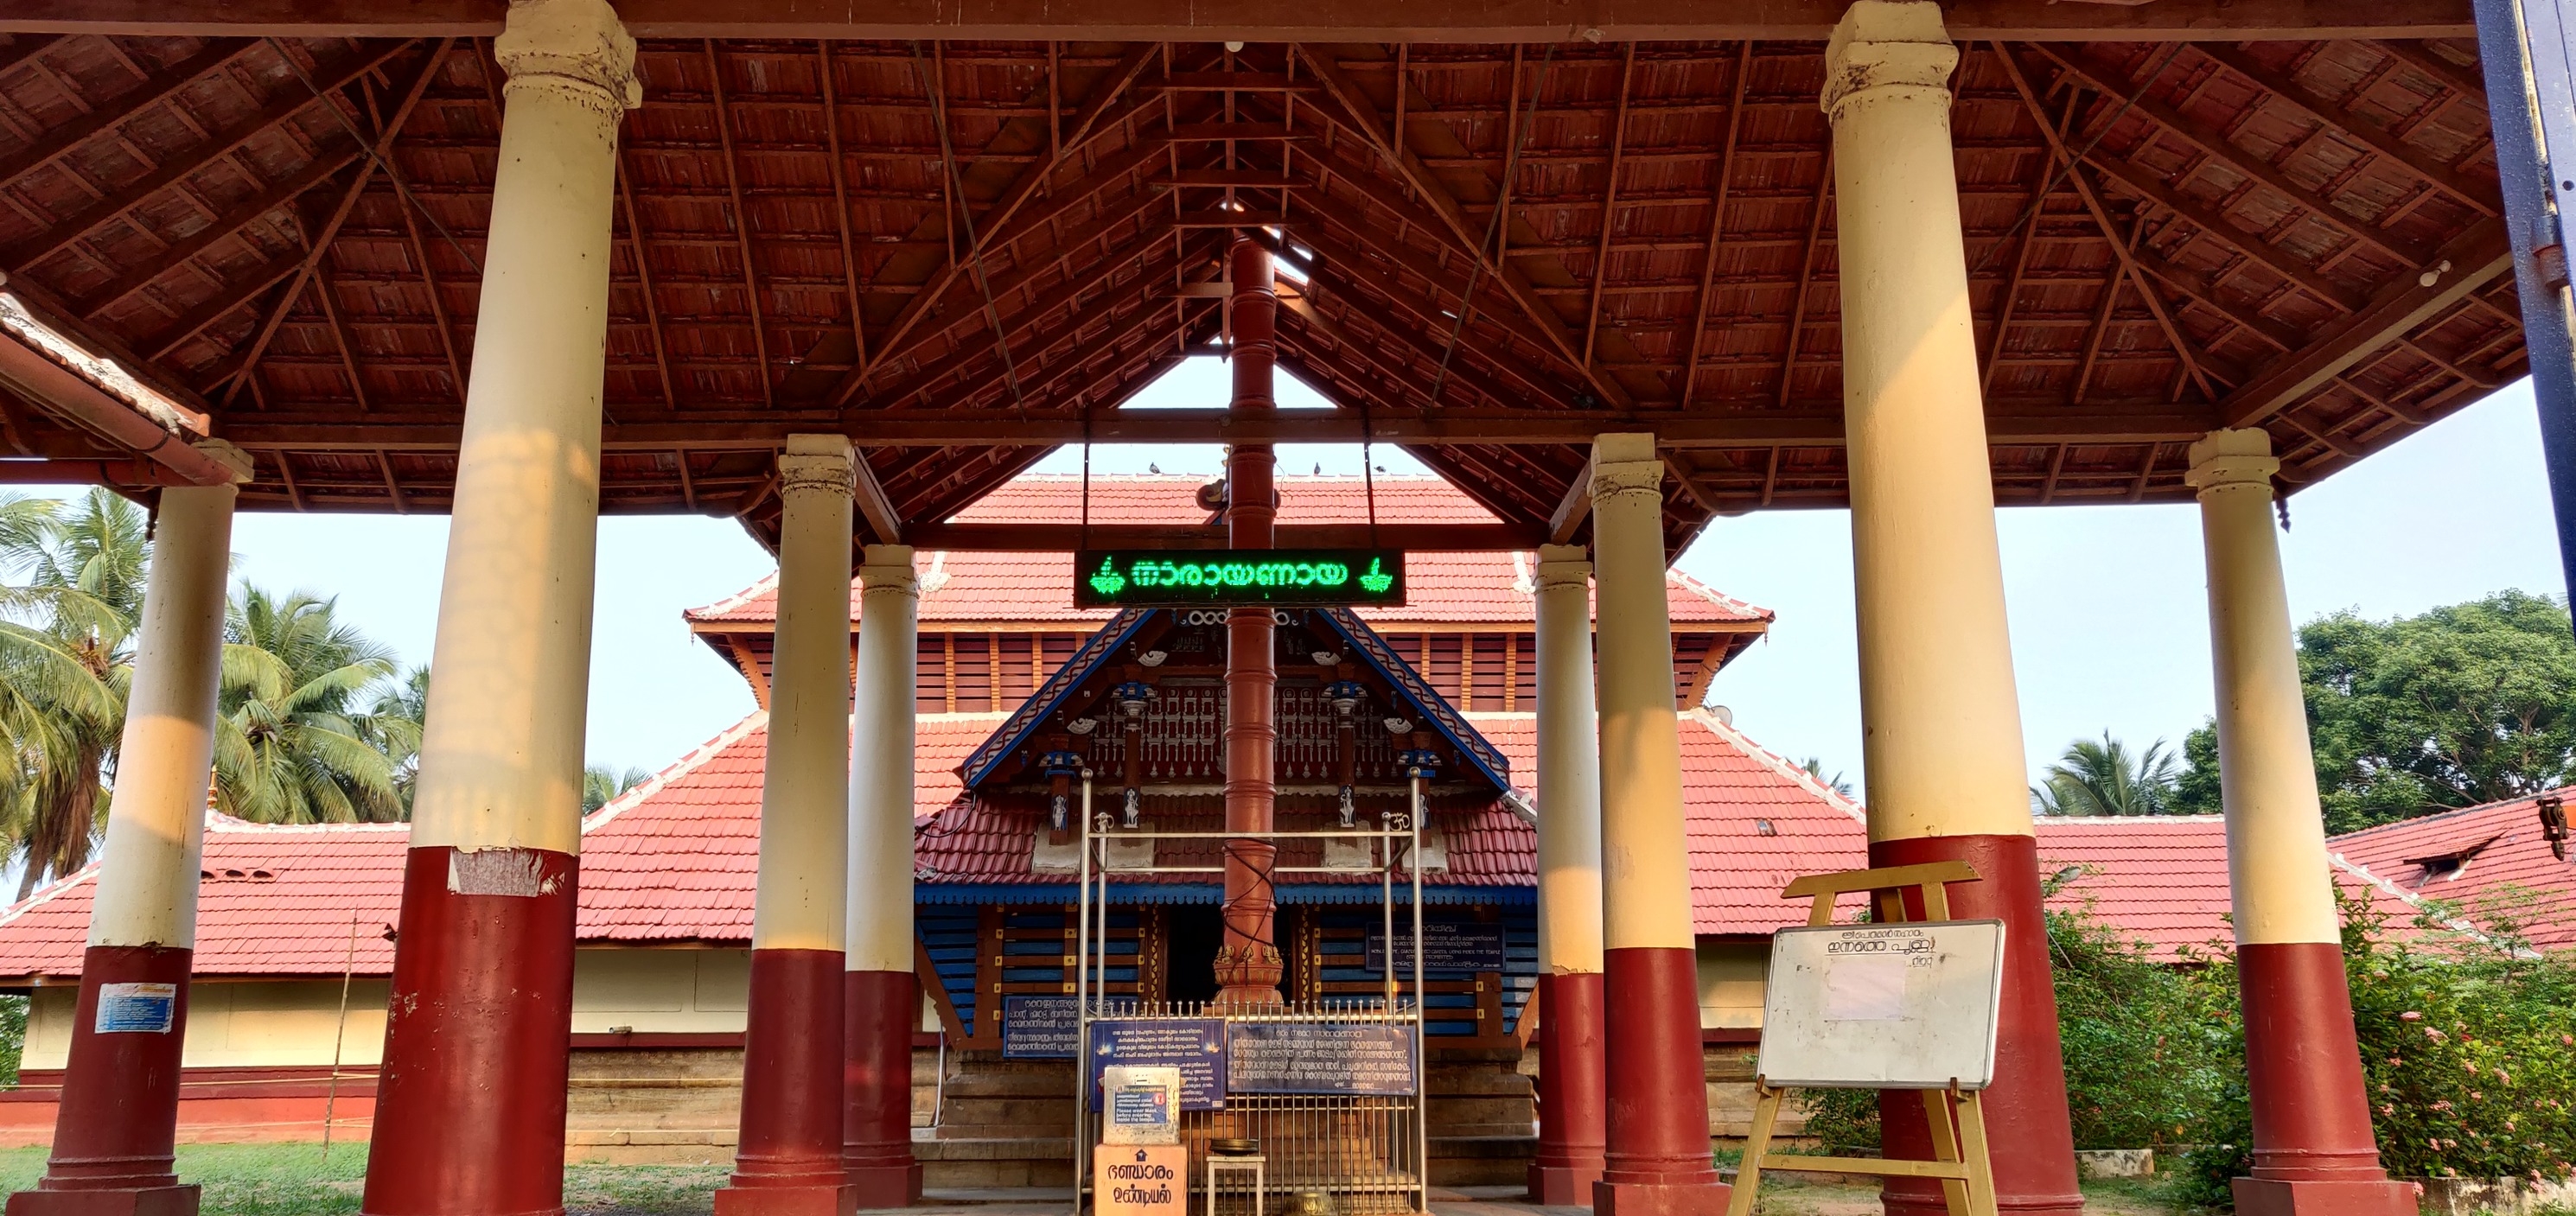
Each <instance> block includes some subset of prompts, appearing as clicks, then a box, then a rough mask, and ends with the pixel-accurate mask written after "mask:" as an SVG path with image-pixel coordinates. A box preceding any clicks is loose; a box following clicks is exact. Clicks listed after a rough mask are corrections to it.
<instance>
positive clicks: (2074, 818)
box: [2031, 815, 2227, 823]
mask: <svg viewBox="0 0 2576 1216" xmlns="http://www.w3.org/2000/svg"><path fill="white" fill-rule="evenodd" d="M2031 822H2033V823H2225V822H2227V816H2225V815H2034V816H2032V817H2031Z"/></svg>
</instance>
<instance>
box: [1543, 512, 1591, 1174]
mask: <svg viewBox="0 0 2576 1216" xmlns="http://www.w3.org/2000/svg"><path fill="white" fill-rule="evenodd" d="M1537 600H1538V808H1539V817H1538V1154H1537V1156H1536V1157H1535V1158H1534V1159H1533V1160H1532V1161H1531V1163H1530V1173H1529V1178H1530V1182H1529V1197H1530V1202H1532V1203H1543V1204H1580V1203H1588V1202H1590V1201H1591V1199H1592V1184H1593V1183H1596V1182H1599V1181H1600V1180H1601V1160H1602V1151H1603V1146H1604V1145H1605V1144H1606V1143H1607V1140H1606V1139H1605V1137H1606V1136H1607V1134H1608V1133H1607V1131H1606V1128H1605V1126H1604V1123H1603V1118H1604V1116H1603V1114H1602V1103H1603V1101H1604V1092H1603V1088H1602V1076H1601V1069H1602V1055H1601V1004H1602V991H1601V739H1600V734H1599V730H1598V722H1597V719H1596V716H1595V714H1594V711H1593V701H1592V562H1591V561H1590V559H1589V556H1588V555H1587V554H1585V553H1584V551H1583V550H1582V548H1580V547H1579V546H1570V545H1549V546H1545V547H1543V548H1541V549H1540V550H1539V551H1538V591H1537Z"/></svg>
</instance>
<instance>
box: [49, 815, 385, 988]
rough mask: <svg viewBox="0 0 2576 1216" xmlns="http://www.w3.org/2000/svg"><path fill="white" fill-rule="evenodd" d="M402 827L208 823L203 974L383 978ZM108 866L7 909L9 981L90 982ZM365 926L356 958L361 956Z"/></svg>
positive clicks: (200, 909) (201, 924) (201, 911)
mask: <svg viewBox="0 0 2576 1216" xmlns="http://www.w3.org/2000/svg"><path fill="white" fill-rule="evenodd" d="M410 838H411V826H410V825H409V824H401V823H359V824H311V825H292V826H287V825H271V824H258V823H247V822H244V821H242V820H239V819H235V818H233V817H232V816H230V815H225V814H220V813H217V812H213V811H209V812H207V815H206V844H205V852H204V855H203V857H202V859H201V861H200V863H199V867H200V873H201V874H202V875H203V877H202V878H201V879H200V880H199V885H198V896H197V957H196V969H197V974H199V975H338V974H340V973H341V971H342V969H343V968H351V967H353V968H354V969H355V970H356V972H357V973H358V974H360V975H382V974H385V973H386V972H388V971H390V970H391V969H392V967H393V955H394V947H393V942H392V941H391V940H390V939H389V938H388V937H387V936H386V931H387V930H389V929H390V928H392V927H393V924H394V922H395V920H396V919H397V912H398V909H399V908H400V907H401V904H402V873H403V871H402V863H403V850H404V848H405V847H406V845H407V844H408V842H409V841H410ZM97 891H98V865H97V864H96V863H92V864H91V865H89V866H88V867H87V868H85V869H82V870H79V871H76V872H74V873H73V874H72V875H71V876H70V877H68V878H65V879H63V880H62V881H60V882H56V883H53V884H51V885H49V886H47V887H45V888H44V889H43V890H41V891H38V892H37V893H36V894H34V895H33V896H30V897H29V898H28V899H27V900H26V901H25V902H23V903H20V904H18V905H17V906H16V907H13V908H10V909H8V910H7V911H5V912H0V977H5V978H8V979H23V978H29V977H37V976H67V975H78V974H79V973H80V963H81V951H82V949H83V948H84V947H85V946H86V945H87V943H88V940H89V917H90V905H91V898H92V896H94V895H96V894H97ZM353 921H354V923H355V925H356V929H355V952H354V954H353V953H352V945H351V943H352V929H351V924H352V922H353Z"/></svg>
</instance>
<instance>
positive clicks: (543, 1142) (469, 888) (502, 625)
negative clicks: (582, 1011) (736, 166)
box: [362, 0, 642, 1216]
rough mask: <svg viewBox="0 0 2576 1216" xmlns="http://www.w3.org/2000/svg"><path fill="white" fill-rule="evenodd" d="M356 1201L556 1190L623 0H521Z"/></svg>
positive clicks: (624, 93) (630, 42)
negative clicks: (379, 1070)
mask: <svg viewBox="0 0 2576 1216" xmlns="http://www.w3.org/2000/svg"><path fill="white" fill-rule="evenodd" d="M492 52H493V57H494V58H495V59H496V60H498V62H499V64H500V66H501V69H502V70H503V71H504V72H506V73H507V74H508V78H509V79H508V82H507V83H506V84H505V85H504V86H503V89H502V122H501V143H500V151H499V156H498V160H497V164H496V165H495V169H494V179H493V185H492V213H491V214H492V218H491V223H490V227H489V230H488V236H487V239H486V243H485V246H484V254H483V287H482V295H481V303H480V306H479V309H478V312H477V316H476V321H475V327H474V332H475V342H474V365H473V368H472V372H471V376H470V379H469V382H468V385H467V388H466V397H465V426H464V431H463V434H462V436H461V437H460V438H459V440H458V444H457V464H456V490H455V499H454V506H453V508H452V510H451V516H450V522H449V527H448V540H447V567H446V576H445V579H444V582H443V584H442V586H441V588H440V592H439V604H438V632H437V640H436V643H435V646H434V648H433V650H432V651H431V664H430V670H431V672H432V673H433V674H432V676H431V679H430V687H429V720H428V723H427V726H426V728H425V729H424V731H423V732H422V740H421V752H420V777H419V784H418V786H417V789H416V792H415V794H414V796H413V803H412V829H411V850H410V854H409V857H408V860H407V863H406V865H407V869H406V872H405V875H404V881H403V907H402V937H401V940H400V942H399V943H398V944H397V946H396V948H395V960H394V977H393V1003H392V1013H391V1014H390V1015H389V1018H388V1021H387V1026H386V1037H385V1065H384V1074H383V1082H382V1087H381V1089H380V1091H379V1097H378V1102H377V1107H376V1128H377V1132H378V1134H377V1135H376V1136H375V1138H374V1140H373V1142H372V1143H371V1145H370V1147H369V1150H368V1159H367V1161H368V1163H367V1186H366V1194H365V1198H364V1200H363V1201H362V1210H364V1211H366V1212H369V1213H375V1214H379V1216H384V1214H390V1213H397V1212H399V1213H402V1214H403V1216H443V1214H446V1213H455V1214H456V1216H467V1214H469V1213H488V1212H543V1211H551V1210H554V1209H558V1208H560V1207H562V1206H563V1144H564V1112H565V1097H566V1084H567V1064H568V1059H569V1051H570V1042H571V1040H570V1035H571V1019H572V938H573V924H574V919H575V915H576V907H575V903H576V901H575V894H574V893H575V890H576V888H577V886H578V878H577V873H576V871H577V864H576V858H577V854H578V853H579V851H580V848H581V773H582V737H583V726H584V718H585V711H586V710H587V708H588V705H587V697H588V690H589V677H590V613H591V592H592V578H593V572H594V566H595V563H596V557H597V552H596V551H597V540H598V516H599V426H600V400H601V387H602V380H603V377H604V375H605V372H606V351H607V341H608V266H609V228H610V215H611V206H610V203H611V201H612V199H613V196H614V184H615V181H616V177H617V125H618V122H619V120H620V118H621V116H622V115H623V114H624V112H625V111H626V110H628V109H631V108H633V107H634V106H636V105H638V104H640V103H641V101H642V90H641V88H640V86H639V85H638V84H637V81H636V75H635V41H634V39H632V38H630V37H628V36H627V34H626V31H625V29H624V27H623V26H621V25H620V24H619V23H618V19H617V13H616V11H615V10H614V9H612V8H610V7H609V5H608V4H607V3H606V0H516V2H514V3H513V4H511V6H510V8H509V14H508V17H507V19H506V21H505V24H504V26H503V28H502V32H501V35H500V37H498V38H496V39H495V40H494V41H493V44H492Z"/></svg>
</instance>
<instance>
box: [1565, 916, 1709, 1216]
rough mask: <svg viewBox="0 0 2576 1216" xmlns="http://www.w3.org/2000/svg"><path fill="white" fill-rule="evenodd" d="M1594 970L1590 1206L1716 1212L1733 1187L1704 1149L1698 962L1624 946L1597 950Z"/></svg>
mask: <svg viewBox="0 0 2576 1216" xmlns="http://www.w3.org/2000/svg"><path fill="white" fill-rule="evenodd" d="M1602 967H1603V972H1604V975H1603V986H1604V1000H1603V1002H1602V1010H1603V1012H1604V1014H1605V1015H1606V1016H1605V1018H1604V1020H1603V1021H1604V1028H1605V1030H1606V1031H1607V1033H1606V1034H1605V1035H1604V1037H1603V1041H1602V1048H1603V1051H1602V1056H1603V1061H1604V1063H1605V1065H1606V1067H1605V1070H1604V1078H1605V1085H1604V1090H1605V1092H1606V1094H1607V1099H1608V1100H1607V1114H1606V1117H1605V1119H1604V1121H1603V1122H1604V1125H1605V1127H1606V1129H1607V1133H1608V1134H1607V1136H1606V1139H1607V1142H1608V1147H1607V1149H1606V1150H1605V1151H1604V1153H1603V1154H1602V1168H1601V1180H1600V1181H1599V1182H1595V1183H1593V1184H1592V1203H1593V1206H1594V1207H1595V1208H1597V1209H1598V1210H1599V1212H1600V1216H1614V1214H1615V1216H1718V1214H1719V1213H1722V1212H1724V1211H1725V1210H1726V1202H1727V1198H1728V1197H1729V1196H1730V1195H1731V1194H1733V1188H1731V1187H1728V1186H1727V1185H1726V1184H1725V1183H1722V1182H1719V1181H1718V1180H1717V1164H1716V1162H1715V1160H1714V1159H1713V1158H1712V1156H1711V1154H1710V1153H1709V1146H1708V1072H1707V1066H1706V1064H1705V1062H1704V1059H1703V1057H1702V1055H1701V1051H1700V1042H1699V961H1698V959H1697V958H1695V957H1694V954H1693V951H1692V950H1691V949H1690V948H1689V947H1686V946H1629V947H1624V948H1614V949H1611V950H1609V951H1606V952H1604V954H1603V958H1602ZM1539 1011H1540V1016H1541V1017H1545V1016H1547V1007H1546V1006H1544V1005H1541V1006H1540V1007H1539Z"/></svg>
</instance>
